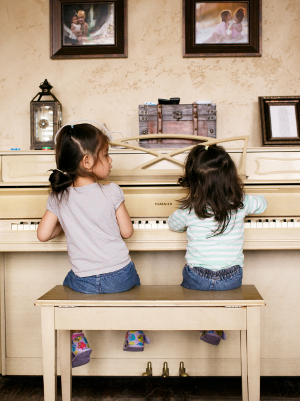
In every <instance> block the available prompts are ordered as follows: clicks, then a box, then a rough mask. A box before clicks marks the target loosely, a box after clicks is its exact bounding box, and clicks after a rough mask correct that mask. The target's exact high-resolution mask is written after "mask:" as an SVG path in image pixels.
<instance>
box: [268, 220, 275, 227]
mask: <svg viewBox="0 0 300 401" xmlns="http://www.w3.org/2000/svg"><path fill="white" fill-rule="evenodd" d="M269 227H270V228H276V220H271V221H270V223H269Z"/></svg>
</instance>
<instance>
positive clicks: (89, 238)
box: [47, 183, 130, 277]
mask: <svg viewBox="0 0 300 401" xmlns="http://www.w3.org/2000/svg"><path fill="white" fill-rule="evenodd" d="M68 192H69V196H68V198H66V197H64V198H63V199H62V200H61V201H59V199H58V198H57V197H56V196H54V195H53V194H50V195H49V197H48V201H47V209H48V210H50V212H52V213H54V214H55V215H56V216H57V217H58V219H59V222H60V224H61V226H62V228H63V230H64V232H65V235H66V240H67V248H68V254H69V260H70V262H71V265H72V270H73V272H74V273H75V274H76V275H77V276H79V277H88V276H94V275H96V274H103V273H110V272H113V271H116V270H119V269H122V268H123V267H125V266H126V265H127V264H128V263H129V262H130V256H129V251H128V249H127V247H126V244H125V242H124V240H123V238H122V237H121V234H120V229H119V225H118V222H117V218H116V210H117V209H118V207H119V206H120V205H121V203H122V202H123V201H124V194H123V191H122V189H121V188H120V187H119V186H118V185H117V184H114V183H110V184H108V185H100V184H98V183H94V184H90V185H86V186H83V187H75V188H74V187H70V188H68Z"/></svg>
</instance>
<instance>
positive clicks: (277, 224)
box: [275, 220, 281, 228]
mask: <svg viewBox="0 0 300 401" xmlns="http://www.w3.org/2000/svg"><path fill="white" fill-rule="evenodd" d="M275 227H276V228H281V220H276V221H275Z"/></svg>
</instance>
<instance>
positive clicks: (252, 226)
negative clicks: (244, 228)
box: [250, 220, 256, 228]
mask: <svg viewBox="0 0 300 401" xmlns="http://www.w3.org/2000/svg"><path fill="white" fill-rule="evenodd" d="M250 228H256V220H251V221H250Z"/></svg>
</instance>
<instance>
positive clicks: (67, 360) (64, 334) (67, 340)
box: [59, 330, 72, 401]
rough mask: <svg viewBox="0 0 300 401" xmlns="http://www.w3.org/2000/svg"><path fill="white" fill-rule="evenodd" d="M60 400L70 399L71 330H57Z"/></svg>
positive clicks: (67, 400) (68, 400)
mask: <svg viewBox="0 0 300 401" xmlns="http://www.w3.org/2000/svg"><path fill="white" fill-rule="evenodd" d="M59 350H60V371H61V392H62V401H71V400H72V358H71V331H70V330H60V331H59Z"/></svg>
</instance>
